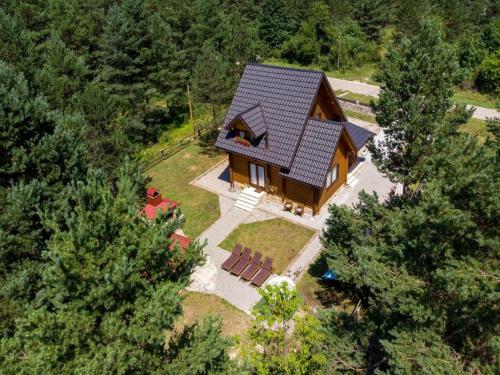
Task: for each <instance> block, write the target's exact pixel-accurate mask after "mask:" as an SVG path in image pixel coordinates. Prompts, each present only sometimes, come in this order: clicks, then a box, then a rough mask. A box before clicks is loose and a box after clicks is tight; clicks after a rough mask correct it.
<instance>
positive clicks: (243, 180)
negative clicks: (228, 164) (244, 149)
mask: <svg viewBox="0 0 500 375" xmlns="http://www.w3.org/2000/svg"><path fill="white" fill-rule="evenodd" d="M249 160H250V159H248V158H247V157H245V156H241V155H237V154H232V164H233V165H232V175H233V180H234V182H239V183H240V184H244V185H248V184H250V177H249V175H248V162H249Z"/></svg>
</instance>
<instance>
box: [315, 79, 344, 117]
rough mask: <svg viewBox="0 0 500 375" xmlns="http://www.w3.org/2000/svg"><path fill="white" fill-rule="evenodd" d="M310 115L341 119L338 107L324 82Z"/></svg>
mask: <svg viewBox="0 0 500 375" xmlns="http://www.w3.org/2000/svg"><path fill="white" fill-rule="evenodd" d="M311 117H315V118H319V119H321V120H334V121H342V115H341V112H340V109H339V108H338V107H337V104H336V103H335V101H334V99H333V97H332V96H331V95H330V93H329V91H328V89H327V88H326V86H325V83H322V84H321V86H320V89H319V91H318V95H317V97H316V102H315V104H314V106H313V110H312V112H311Z"/></svg>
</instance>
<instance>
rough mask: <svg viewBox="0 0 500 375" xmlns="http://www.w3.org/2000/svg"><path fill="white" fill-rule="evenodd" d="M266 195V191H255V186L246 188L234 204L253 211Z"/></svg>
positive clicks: (241, 208) (244, 209)
mask: <svg viewBox="0 0 500 375" xmlns="http://www.w3.org/2000/svg"><path fill="white" fill-rule="evenodd" d="M263 195H264V192H258V191H255V189H254V188H251V187H250V188H245V189H243V190H242V191H241V193H240V195H239V196H238V200H237V201H236V203H235V204H234V207H238V208H239V209H240V210H243V211H248V212H252V211H253V210H254V209H255V207H256V206H257V205H258V204H259V201H260V198H261V197H262V196H263Z"/></svg>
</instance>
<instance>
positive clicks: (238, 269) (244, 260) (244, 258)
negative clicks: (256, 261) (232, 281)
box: [230, 247, 252, 276]
mask: <svg viewBox="0 0 500 375" xmlns="http://www.w3.org/2000/svg"><path fill="white" fill-rule="evenodd" d="M250 259H252V250H251V249H249V248H248V247H245V250H243V254H241V257H240V259H239V260H238V263H236V264H235V265H234V266H233V267H232V268H231V270H230V272H231V273H232V274H233V275H236V276H239V275H240V274H241V273H242V272H243V270H244V269H245V268H247V266H248V265H249V264H250Z"/></svg>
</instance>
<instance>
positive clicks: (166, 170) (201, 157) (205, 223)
mask: <svg viewBox="0 0 500 375" xmlns="http://www.w3.org/2000/svg"><path fill="white" fill-rule="evenodd" d="M223 158H224V155H222V154H216V155H212V154H205V153H203V150H202V148H201V147H199V146H198V145H197V144H195V143H193V144H191V145H189V146H188V147H187V148H185V149H184V150H182V151H179V152H178V153H177V154H175V155H173V156H172V157H170V158H169V159H167V160H164V161H163V162H161V163H160V164H158V165H156V166H155V167H153V168H151V169H150V170H149V171H147V172H146V175H147V176H149V177H151V182H150V183H149V185H150V186H154V187H156V188H157V189H159V190H160V192H161V193H162V195H163V196H164V197H168V198H171V199H173V200H175V201H177V202H179V203H180V207H181V208H182V210H183V212H184V214H185V216H186V223H185V225H184V232H185V233H186V234H187V235H188V236H189V237H191V238H196V237H198V236H199V235H200V234H201V233H202V232H203V231H204V230H205V229H207V228H208V227H209V226H210V225H211V224H212V223H213V222H215V221H216V220H217V219H218V218H219V216H220V215H219V213H220V212H219V198H218V197H217V195H216V194H213V193H210V192H208V191H206V190H203V189H200V188H197V187H195V186H192V185H189V182H190V181H191V180H193V179H194V178H195V177H197V176H199V175H200V174H201V173H203V172H204V171H206V170H207V169H209V168H210V167H211V166H213V165H215V164H216V163H218V162H219V161H221V160H222V159H223Z"/></svg>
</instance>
